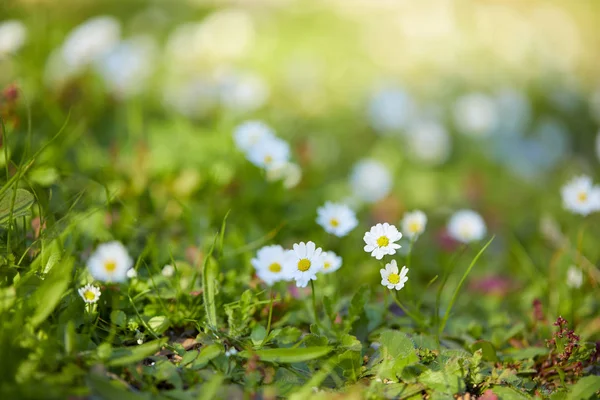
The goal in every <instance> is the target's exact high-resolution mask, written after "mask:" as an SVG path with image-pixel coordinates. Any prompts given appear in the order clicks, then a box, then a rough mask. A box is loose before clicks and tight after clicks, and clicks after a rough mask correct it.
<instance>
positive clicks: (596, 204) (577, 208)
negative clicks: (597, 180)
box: [561, 175, 600, 216]
mask: <svg viewBox="0 0 600 400" xmlns="http://www.w3.org/2000/svg"><path fill="white" fill-rule="evenodd" d="M561 194H562V201H563V207H564V208H565V209H567V210H569V211H571V212H573V213H575V214H580V215H584V216H585V215H588V214H590V213H593V212H595V211H598V210H600V186H593V184H592V179H591V178H590V177H589V176H585V175H584V176H579V177H576V178H574V179H572V180H571V181H570V182H568V183H567V184H566V185H564V186H563V187H562V189H561Z"/></svg>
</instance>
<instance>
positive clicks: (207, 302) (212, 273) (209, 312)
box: [202, 243, 218, 329]
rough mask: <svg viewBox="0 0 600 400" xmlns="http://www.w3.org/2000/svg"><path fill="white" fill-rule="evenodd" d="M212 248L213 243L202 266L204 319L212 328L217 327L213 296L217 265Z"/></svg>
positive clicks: (215, 290) (215, 291)
mask: <svg viewBox="0 0 600 400" xmlns="http://www.w3.org/2000/svg"><path fill="white" fill-rule="evenodd" d="M214 249H215V244H214V243H213V245H212V246H211V248H210V250H209V252H208V255H207V256H206V259H205V260H204V265H203V267H202V288H203V291H202V297H203V300H204V309H205V311H206V320H207V322H208V325H209V326H210V327H211V328H212V329H216V328H217V305H216V303H215V296H216V293H217V289H216V282H217V274H218V266H217V262H216V261H215V259H214V258H213V257H212V252H213V251H214Z"/></svg>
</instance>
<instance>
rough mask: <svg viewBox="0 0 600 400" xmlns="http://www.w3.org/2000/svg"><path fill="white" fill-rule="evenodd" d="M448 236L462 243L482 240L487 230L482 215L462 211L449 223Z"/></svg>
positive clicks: (451, 218) (455, 214) (470, 211)
mask: <svg viewBox="0 0 600 400" xmlns="http://www.w3.org/2000/svg"><path fill="white" fill-rule="evenodd" d="M447 229H448V234H449V235H450V237H452V239H454V240H457V241H459V242H462V243H469V242H473V241H476V240H481V239H483V237H484V236H485V234H486V232H487V229H486V227H485V222H484V221H483V218H481V215H479V214H478V213H476V212H475V211H472V210H460V211H457V212H455V213H454V215H452V217H450V220H449V221H448V227H447Z"/></svg>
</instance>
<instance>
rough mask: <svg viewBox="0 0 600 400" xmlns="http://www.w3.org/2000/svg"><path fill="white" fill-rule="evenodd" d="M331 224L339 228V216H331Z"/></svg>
mask: <svg viewBox="0 0 600 400" xmlns="http://www.w3.org/2000/svg"><path fill="white" fill-rule="evenodd" d="M329 225H331V226H333V227H334V228H337V227H338V226H339V225H340V221H338V220H337V218H331V219H330V220H329Z"/></svg>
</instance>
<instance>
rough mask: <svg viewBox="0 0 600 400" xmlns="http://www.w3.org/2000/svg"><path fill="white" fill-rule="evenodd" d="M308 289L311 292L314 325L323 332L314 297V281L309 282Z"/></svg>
mask: <svg viewBox="0 0 600 400" xmlns="http://www.w3.org/2000/svg"><path fill="white" fill-rule="evenodd" d="M310 289H311V292H312V305H313V313H314V314H315V324H316V325H317V326H318V327H319V328H320V329H321V330H322V331H325V330H324V329H323V327H322V326H321V322H320V321H319V312H318V311H317V298H316V295H315V281H313V280H311V281H310Z"/></svg>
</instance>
